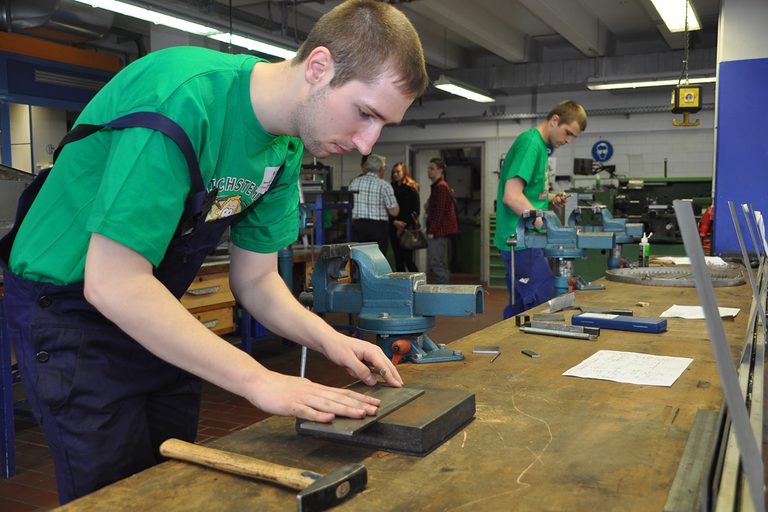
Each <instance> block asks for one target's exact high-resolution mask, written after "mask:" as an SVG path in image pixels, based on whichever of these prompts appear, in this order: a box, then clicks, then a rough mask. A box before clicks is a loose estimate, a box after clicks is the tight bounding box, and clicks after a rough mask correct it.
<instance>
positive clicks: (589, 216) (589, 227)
mask: <svg viewBox="0 0 768 512" xmlns="http://www.w3.org/2000/svg"><path fill="white" fill-rule="evenodd" d="M568 225H569V226H572V227H579V228H580V229H581V230H582V231H587V232H609V233H613V234H614V236H615V244H614V246H613V248H611V250H610V251H609V252H608V268H609V269H612V268H624V267H626V266H627V261H626V258H625V256H624V249H623V248H624V244H629V243H633V242H635V241H636V240H637V239H638V238H640V237H641V236H642V235H643V224H642V223H641V222H627V219H618V218H615V217H614V216H613V215H611V212H610V211H609V210H608V208H607V207H606V206H605V205H602V204H593V205H590V206H577V207H576V208H575V209H574V210H573V211H572V212H571V215H570V216H569V217H568Z"/></svg>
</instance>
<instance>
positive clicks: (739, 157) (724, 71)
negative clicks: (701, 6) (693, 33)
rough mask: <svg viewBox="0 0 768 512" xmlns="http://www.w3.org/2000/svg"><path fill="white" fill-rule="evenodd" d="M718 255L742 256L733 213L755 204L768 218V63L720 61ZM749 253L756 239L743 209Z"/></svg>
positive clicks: (716, 205)
mask: <svg viewBox="0 0 768 512" xmlns="http://www.w3.org/2000/svg"><path fill="white" fill-rule="evenodd" d="M717 81H718V98H717V109H718V114H717V161H716V168H715V226H714V233H713V236H714V238H713V252H714V254H719V255H722V254H734V253H735V254H740V249H739V242H738V239H737V238H736V232H735V230H734V227H733V221H732V220H731V214H730V211H729V210H728V201H733V202H734V203H735V204H736V205H737V206H738V205H740V204H742V203H751V204H752V205H753V206H754V208H755V210H760V211H761V212H762V213H763V216H768V133H766V126H768V98H766V94H765V92H766V87H768V59H751V60H738V61H730V62H721V63H720V68H719V71H718V75H717ZM739 215H740V216H739V221H740V223H741V228H742V232H743V234H744V235H745V237H746V243H747V249H748V250H749V252H753V251H754V248H753V247H752V241H751V239H750V237H749V232H748V230H747V228H746V225H745V223H744V217H743V216H741V211H740V210H739Z"/></svg>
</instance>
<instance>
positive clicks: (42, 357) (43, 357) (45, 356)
mask: <svg viewBox="0 0 768 512" xmlns="http://www.w3.org/2000/svg"><path fill="white" fill-rule="evenodd" d="M35 357H36V358H37V360H38V361H39V362H41V363H47V362H48V360H49V359H50V358H51V355H50V354H49V353H48V352H46V351H45V350H41V351H40V352H38V353H37V354H35Z"/></svg>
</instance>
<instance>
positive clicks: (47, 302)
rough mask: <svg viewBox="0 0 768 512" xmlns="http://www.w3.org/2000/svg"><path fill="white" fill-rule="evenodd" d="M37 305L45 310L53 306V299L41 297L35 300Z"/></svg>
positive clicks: (45, 296) (46, 296)
mask: <svg viewBox="0 0 768 512" xmlns="http://www.w3.org/2000/svg"><path fill="white" fill-rule="evenodd" d="M37 304H38V305H39V306H40V307H41V308H47V307H48V306H50V305H51V304H53V299H52V298H51V297H50V296H49V295H41V296H40V298H39V299H37Z"/></svg>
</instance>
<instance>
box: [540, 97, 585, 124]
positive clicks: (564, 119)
mask: <svg viewBox="0 0 768 512" xmlns="http://www.w3.org/2000/svg"><path fill="white" fill-rule="evenodd" d="M555 115H557V116H559V117H560V124H571V123H572V122H574V121H576V122H578V123H579V128H581V131H584V130H586V129H587V111H586V110H584V107H582V106H581V105H580V104H578V103H576V102H575V101H573V100H566V101H563V102H560V103H558V104H557V106H556V107H555V108H553V109H552V110H551V111H550V113H549V114H547V119H552V117H553V116H555Z"/></svg>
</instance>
